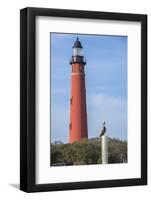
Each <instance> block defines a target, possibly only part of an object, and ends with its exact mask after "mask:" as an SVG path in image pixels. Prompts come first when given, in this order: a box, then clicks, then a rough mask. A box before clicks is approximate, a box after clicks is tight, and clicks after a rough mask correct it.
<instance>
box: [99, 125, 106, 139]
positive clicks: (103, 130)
mask: <svg viewBox="0 0 151 200" xmlns="http://www.w3.org/2000/svg"><path fill="white" fill-rule="evenodd" d="M105 133H106V127H105V122H103V127H102V129H101V131H100V134H99V137H102V136H103V135H105Z"/></svg>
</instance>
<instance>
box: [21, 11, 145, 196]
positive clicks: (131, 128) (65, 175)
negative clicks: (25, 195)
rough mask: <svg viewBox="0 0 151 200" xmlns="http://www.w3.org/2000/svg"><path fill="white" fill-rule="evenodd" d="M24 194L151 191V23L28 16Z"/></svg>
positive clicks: (84, 14)
mask: <svg viewBox="0 0 151 200" xmlns="http://www.w3.org/2000/svg"><path fill="white" fill-rule="evenodd" d="M20 84H21V85H20V189H21V190H23V191H26V192H40V191H54V190H70V189H86V188H87V189H88V188H104V187H121V186H132V185H146V184H147V16H146V15H143V14H125V13H109V12H94V11H78V10H62V9H47V8H25V9H22V10H21V12H20Z"/></svg>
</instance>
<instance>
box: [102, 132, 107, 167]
mask: <svg viewBox="0 0 151 200" xmlns="http://www.w3.org/2000/svg"><path fill="white" fill-rule="evenodd" d="M101 142H102V164H107V163H108V137H107V136H106V135H103V136H102V137H101Z"/></svg>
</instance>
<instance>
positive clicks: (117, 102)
mask: <svg viewBox="0 0 151 200" xmlns="http://www.w3.org/2000/svg"><path fill="white" fill-rule="evenodd" d="M87 107H88V109H87V110H88V111H87V112H88V129H89V136H90V137H96V136H98V132H99V129H100V128H101V127H102V123H103V121H106V126H107V134H108V135H109V136H110V137H115V138H120V139H127V101H126V100H125V99H122V98H120V97H113V96H108V95H105V94H93V95H90V96H87Z"/></svg>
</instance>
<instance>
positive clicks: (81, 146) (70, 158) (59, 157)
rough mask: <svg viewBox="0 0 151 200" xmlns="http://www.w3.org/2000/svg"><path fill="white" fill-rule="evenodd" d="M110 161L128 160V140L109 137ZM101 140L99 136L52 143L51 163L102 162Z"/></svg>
mask: <svg viewBox="0 0 151 200" xmlns="http://www.w3.org/2000/svg"><path fill="white" fill-rule="evenodd" d="M108 152H109V163H121V162H124V161H126V160H127V142H126V141H124V142H123V141H120V140H117V139H111V138H109V143H108ZM101 163H102V159H101V142H100V139H98V138H93V139H83V140H81V141H80V142H74V143H73V144H63V143H59V144H51V165H87V164H101Z"/></svg>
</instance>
